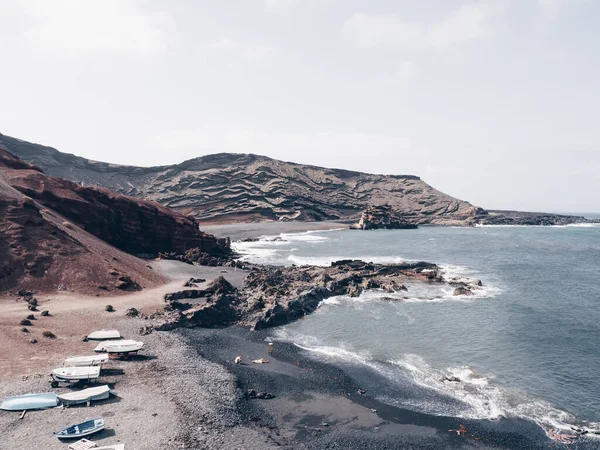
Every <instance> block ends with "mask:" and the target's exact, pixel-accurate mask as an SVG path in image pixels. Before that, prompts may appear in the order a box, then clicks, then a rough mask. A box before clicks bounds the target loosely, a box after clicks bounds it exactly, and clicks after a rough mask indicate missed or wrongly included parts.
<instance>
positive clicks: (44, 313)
mask: <svg viewBox="0 0 600 450" xmlns="http://www.w3.org/2000/svg"><path fill="white" fill-rule="evenodd" d="M40 315H41V316H44V317H47V316H49V315H50V311H48V310H45V311H42V312H41V313H40Z"/></svg>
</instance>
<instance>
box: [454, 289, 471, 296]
mask: <svg viewBox="0 0 600 450" xmlns="http://www.w3.org/2000/svg"><path fill="white" fill-rule="evenodd" d="M452 295H467V296H470V295H473V291H471V289H469V288H468V287H458V288H456V289H454V293H453V294H452Z"/></svg>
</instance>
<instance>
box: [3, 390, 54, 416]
mask: <svg viewBox="0 0 600 450" xmlns="http://www.w3.org/2000/svg"><path fill="white" fill-rule="evenodd" d="M56 406H58V396H57V395H56V394H55V393H54V392H47V393H44V394H26V395H17V396H14V397H6V398H5V399H4V400H3V401H2V403H0V409H3V410H4V411H25V410H30V409H47V408H54V407H56Z"/></svg>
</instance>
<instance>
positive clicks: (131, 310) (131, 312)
mask: <svg viewBox="0 0 600 450" xmlns="http://www.w3.org/2000/svg"><path fill="white" fill-rule="evenodd" d="M125 315H126V316H127V317H137V316H139V315H140V312H139V311H138V310H137V308H129V309H128V310H127V312H126V313H125Z"/></svg>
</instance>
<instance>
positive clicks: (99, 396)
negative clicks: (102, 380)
mask: <svg viewBox="0 0 600 450" xmlns="http://www.w3.org/2000/svg"><path fill="white" fill-rule="evenodd" d="M110 394H111V390H110V388H109V387H108V385H104V386H97V387H92V388H88V389H83V390H81V391H77V392H68V393H65V394H58V399H59V400H60V401H61V402H62V404H63V405H67V406H68V405H77V404H80V403H90V402H92V401H97V400H106V399H107V398H109V397H110Z"/></svg>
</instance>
